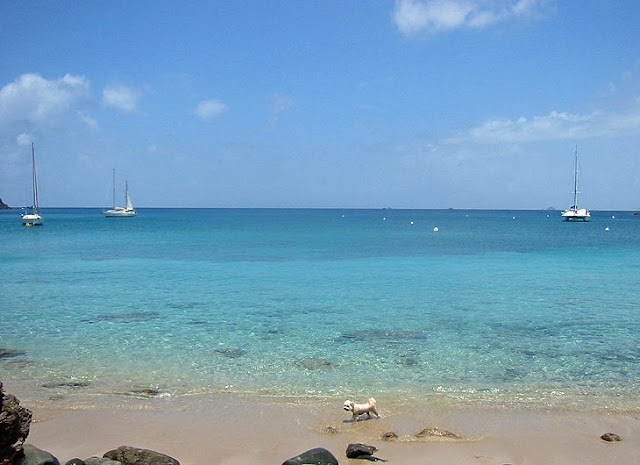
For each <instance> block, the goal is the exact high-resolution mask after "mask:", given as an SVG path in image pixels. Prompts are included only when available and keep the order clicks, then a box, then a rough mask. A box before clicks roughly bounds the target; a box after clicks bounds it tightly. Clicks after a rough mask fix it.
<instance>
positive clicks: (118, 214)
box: [102, 169, 138, 218]
mask: <svg viewBox="0 0 640 465" xmlns="http://www.w3.org/2000/svg"><path fill="white" fill-rule="evenodd" d="M115 204H116V170H115V169H114V170H113V205H114V206H113V208H109V209H108V210H103V211H102V214H103V215H104V216H105V218H130V217H132V216H136V215H137V214H138V212H137V211H136V210H135V209H134V208H133V204H132V203H131V197H130V196H129V185H128V183H126V182H125V184H124V204H125V206H124V207H116V206H115Z"/></svg>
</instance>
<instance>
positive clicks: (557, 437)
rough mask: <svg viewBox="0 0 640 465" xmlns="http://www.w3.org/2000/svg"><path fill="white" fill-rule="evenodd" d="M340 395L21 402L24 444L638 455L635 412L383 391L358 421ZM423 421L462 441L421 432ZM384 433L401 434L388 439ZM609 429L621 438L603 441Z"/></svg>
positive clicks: (204, 459)
mask: <svg viewBox="0 0 640 465" xmlns="http://www.w3.org/2000/svg"><path fill="white" fill-rule="evenodd" d="M103 400H104V399H103ZM343 400H344V399H320V400H317V399H315V400H314V399H304V400H297V399H282V398H266V397H261V398H253V397H250V396H238V395H217V396H209V397H207V398H194V397H191V398H187V399H133V400H127V401H126V402H117V403H113V405H114V406H113V407H109V406H108V405H109V403H108V402H107V403H105V402H101V404H100V405H96V406H91V407H87V406H86V405H83V406H82V407H81V408H77V407H73V406H69V405H68V404H67V403H64V405H61V406H60V407H55V403H53V406H38V407H37V408H33V407H30V406H29V405H25V404H24V403H22V404H23V405H25V406H26V407H27V408H31V409H32V411H33V413H34V423H33V424H32V427H31V433H30V435H29V439H28V442H30V443H31V444H33V445H35V446H36V447H39V448H41V449H44V450H47V451H49V452H51V453H53V454H54V455H55V456H56V457H57V458H58V459H59V460H60V462H61V463H62V464H64V463H65V462H66V461H67V460H70V459H72V458H74V457H79V458H82V459H84V458H87V457H90V456H96V455H97V456H102V454H103V453H104V452H106V451H108V450H110V449H115V448H116V447H118V446H121V445H129V446H134V447H141V448H147V449H152V450H155V451H158V452H162V453H165V454H167V455H170V456H172V457H174V458H176V459H177V460H179V461H180V463H181V464H182V465H196V464H198V465H201V464H221V465H236V464H237V465H241V464H242V465H245V464H248V463H251V464H253V465H279V464H281V463H282V462H283V461H285V460H286V459H288V458H290V457H293V456H295V455H298V454H299V453H302V452H304V451H306V450H308V449H311V448H314V447H324V448H326V449H328V450H330V451H331V452H332V453H333V454H334V455H335V456H336V458H337V459H338V461H339V462H340V463H348V462H349V463H367V462H363V461H353V460H350V459H347V458H346V455H345V450H346V447H347V445H348V444H349V443H354V442H362V443H365V444H369V445H374V446H376V447H377V448H378V449H379V450H378V452H377V453H376V456H378V457H380V458H383V459H386V460H388V461H389V462H390V463H397V464H403V465H425V464H433V465H438V464H442V465H454V464H455V465H466V464H469V465H471V464H474V465H475V464H498V465H502V464H512V465H528V464H531V465H533V464H545V465H553V464H558V465H570V464H576V465H578V464H579V465H589V464H594V465H596V464H597V465H601V464H621V465H633V464H637V463H640V459H639V458H638V457H640V417H639V416H638V414H637V412H607V411H577V410H554V411H548V410H546V411H541V410H536V409H521V408H501V407H500V408H480V409H475V408H469V407H455V406H434V405H431V404H430V403H428V402H425V403H424V404H417V405H394V406H392V405H391V403H390V402H385V401H384V399H379V400H378V406H379V410H380V413H381V415H382V418H380V419H375V418H372V419H368V420H362V421H358V422H352V421H351V419H350V415H349V414H348V413H347V412H344V411H343V410H342V409H341V406H342V402H343ZM426 427H436V428H441V429H446V430H449V431H452V432H455V433H457V434H459V435H460V436H462V439H444V438H417V437H416V436H415V434H416V433H417V432H418V431H420V430H422V429H423V428H426ZM388 431H393V432H395V433H396V434H397V435H398V439H395V440H392V441H386V440H383V439H382V438H381V435H382V434H383V433H385V432H388ZM605 432H613V433H616V434H618V435H620V436H621V437H622V439H623V440H622V441H621V442H617V443H607V442H604V441H603V440H601V439H600V435H602V434H603V433H605Z"/></svg>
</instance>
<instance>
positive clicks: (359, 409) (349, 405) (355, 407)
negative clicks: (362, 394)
mask: <svg viewBox="0 0 640 465" xmlns="http://www.w3.org/2000/svg"><path fill="white" fill-rule="evenodd" d="M342 408H343V409H344V410H346V411H347V412H351V413H352V415H353V417H352V421H357V420H358V417H359V416H360V415H364V414H365V413H366V414H367V418H371V414H372V413H373V414H374V415H375V416H376V417H378V418H380V415H379V414H378V411H377V410H376V400H375V399H374V398H373V397H372V398H370V399H369V402H367V403H366V404H356V403H355V402H353V401H351V400H345V401H344V404H343V405H342Z"/></svg>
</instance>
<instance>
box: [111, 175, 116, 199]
mask: <svg viewBox="0 0 640 465" xmlns="http://www.w3.org/2000/svg"><path fill="white" fill-rule="evenodd" d="M111 191H112V192H111V198H112V199H113V208H116V169H115V168H113V179H112V181H111Z"/></svg>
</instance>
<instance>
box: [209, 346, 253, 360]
mask: <svg viewBox="0 0 640 465" xmlns="http://www.w3.org/2000/svg"><path fill="white" fill-rule="evenodd" d="M215 351H216V352H217V353H219V354H220V355H223V356H225V357H228V358H240V357H242V356H243V355H244V354H246V353H247V351H246V350H244V349H238V348H231V347H230V348H224V349H216V350H215Z"/></svg>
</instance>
